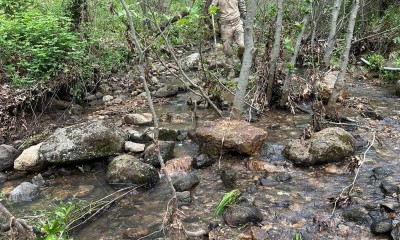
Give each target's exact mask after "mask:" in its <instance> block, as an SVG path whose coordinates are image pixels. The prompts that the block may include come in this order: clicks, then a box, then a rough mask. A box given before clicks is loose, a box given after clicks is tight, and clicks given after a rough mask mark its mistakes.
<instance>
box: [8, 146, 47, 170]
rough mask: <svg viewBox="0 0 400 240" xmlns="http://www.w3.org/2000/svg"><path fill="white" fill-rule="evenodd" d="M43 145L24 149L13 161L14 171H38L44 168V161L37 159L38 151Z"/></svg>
mask: <svg viewBox="0 0 400 240" xmlns="http://www.w3.org/2000/svg"><path fill="white" fill-rule="evenodd" d="M42 144H43V143H39V144H37V145H34V146H31V147H29V148H27V149H25V150H24V151H23V152H22V153H21V155H19V156H18V158H17V159H15V162H14V169H15V170H21V171H39V170H41V169H43V167H44V166H45V161H43V159H41V158H40V157H39V149H40V146H42Z"/></svg>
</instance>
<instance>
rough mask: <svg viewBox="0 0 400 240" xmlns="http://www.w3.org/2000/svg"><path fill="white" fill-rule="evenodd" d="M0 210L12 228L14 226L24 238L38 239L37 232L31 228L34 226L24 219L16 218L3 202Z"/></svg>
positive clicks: (0, 204)
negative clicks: (30, 225)
mask: <svg viewBox="0 0 400 240" xmlns="http://www.w3.org/2000/svg"><path fill="white" fill-rule="evenodd" d="M0 212H1V213H2V215H3V216H4V217H5V218H6V219H7V220H8V221H9V222H10V229H12V227H13V226H14V227H15V228H16V229H17V230H18V232H19V233H20V234H21V235H22V238H24V239H29V240H31V239H32V240H34V239H36V236H35V234H34V233H33V232H32V230H31V229H32V228H31V227H29V226H28V225H27V224H26V223H25V221H24V220H22V219H19V218H15V217H14V215H12V214H11V213H10V212H9V211H8V210H7V208H6V207H5V206H4V205H3V204H2V203H0ZM22 238H21V239H22Z"/></svg>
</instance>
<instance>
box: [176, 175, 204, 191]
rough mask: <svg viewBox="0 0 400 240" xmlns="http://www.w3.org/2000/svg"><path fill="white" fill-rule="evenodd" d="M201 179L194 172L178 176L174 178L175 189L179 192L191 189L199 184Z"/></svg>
mask: <svg viewBox="0 0 400 240" xmlns="http://www.w3.org/2000/svg"><path fill="white" fill-rule="evenodd" d="M199 183H200V179H199V177H197V175H196V174H194V173H187V174H182V175H180V176H178V177H177V178H176V179H175V180H174V187H175V190H176V191H178V192H184V191H189V190H191V189H192V188H194V187H196V186H197V185H199Z"/></svg>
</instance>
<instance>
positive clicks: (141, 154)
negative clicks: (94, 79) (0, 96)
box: [0, 79, 400, 239]
mask: <svg viewBox="0 0 400 240" xmlns="http://www.w3.org/2000/svg"><path fill="white" fill-rule="evenodd" d="M154 81H156V79H154ZM373 83H374V82H373V81H372V80H370V81H367V80H358V79H353V80H352V82H351V83H350V87H349V91H350V96H351V97H348V98H346V99H345V100H344V102H343V105H344V106H343V108H342V109H341V112H340V114H341V115H343V116H346V117H348V118H349V119H351V120H353V122H346V123H339V124H331V125H329V124H327V126H326V127H330V128H327V129H325V130H323V131H321V132H319V133H317V134H314V135H313V136H312V137H311V139H300V136H301V135H302V133H303V131H304V129H305V128H306V127H307V124H308V123H309V121H310V116H309V115H307V114H296V115H291V114H290V113H288V112H283V111H278V110H272V111H269V112H268V113H267V115H265V116H262V117H260V118H259V121H258V122H255V123H251V124H249V123H246V122H243V121H240V122H239V121H231V120H229V119H225V120H221V119H217V118H216V117H215V116H214V115H213V113H212V112H210V110H207V109H198V110H197V112H196V113H194V112H193V110H192V109H191V107H190V106H187V104H186V102H187V100H188V99H189V98H191V97H193V96H191V95H190V94H189V93H187V92H184V91H181V90H179V87H176V88H163V87H160V88H158V89H154V94H155V95H156V96H158V97H159V98H158V99H156V101H158V103H157V104H156V108H157V109H156V111H157V114H158V115H159V116H160V119H161V126H162V129H161V131H160V139H161V140H162V142H160V150H161V152H162V156H163V158H164V160H165V161H166V168H167V170H168V171H169V173H170V174H171V175H172V176H173V180H174V185H175V188H176V189H177V190H178V198H179V219H180V220H181V222H182V224H183V226H184V228H185V229H186V230H189V231H196V230H199V229H207V232H209V234H208V237H205V238H208V239H292V238H293V237H296V236H297V237H299V236H301V237H302V239H390V238H392V237H393V238H394V239H400V235H399V229H400V225H398V222H399V220H400V217H398V214H399V211H400V203H399V193H400V190H399V183H400V180H399V179H400V176H399V170H400V167H399V165H398V161H399V160H400V157H399V154H400V147H399V146H400V140H399V139H400V138H399V135H400V104H399V99H398V98H395V96H394V90H392V89H390V88H387V87H386V86H376V85H374V84H373ZM157 92H158V93H157ZM171 92H173V93H171ZM156 93H157V94H156ZM138 94H139V95H138ZM98 95H99V94H98ZM134 95H135V96H136V98H135V99H133V100H129V99H130V98H129V97H128V96H125V95H124V92H123V91H121V92H117V93H115V94H112V96H111V95H110V97H107V96H102V97H103V98H102V99H101V101H100V100H99V98H97V97H96V96H97V95H94V96H95V97H94V98H93V99H91V100H90V99H89V100H88V101H90V103H91V104H93V106H94V109H97V111H94V112H92V114H91V115H87V117H85V118H82V117H81V118H80V119H79V120H78V121H77V122H81V123H79V124H74V125H72V126H70V127H66V128H59V129H57V130H56V131H54V132H53V133H52V134H51V135H50V136H49V137H47V138H46V139H45V140H44V141H43V142H41V143H39V144H38V145H34V146H32V147H30V148H28V149H26V150H25V151H24V152H23V153H22V154H21V153H20V152H19V151H18V150H16V149H14V148H13V147H12V146H4V145H2V146H1V147H0V152H1V154H0V159H1V164H2V165H1V166H2V171H3V172H2V173H1V176H0V179H1V191H2V199H3V201H4V202H6V201H9V200H11V201H13V202H14V203H13V204H12V205H10V209H11V210H12V212H13V213H14V214H15V215H16V216H18V217H23V216H32V215H34V213H35V212H37V211H39V210H40V209H48V208H49V206H50V205H51V204H53V203H58V202H59V201H61V200H63V201H64V202H65V201H71V200H74V201H75V200H76V199H82V200H85V201H87V202H90V201H95V200H98V199H101V198H103V197H104V196H107V195H109V194H111V193H112V192H115V191H116V188H121V187H122V186H126V184H137V185H140V186H142V188H140V189H137V190H136V191H135V192H132V193H130V194H129V195H127V196H125V197H124V198H122V199H121V200H120V201H118V202H117V203H116V205H114V206H113V207H111V208H108V209H107V210H106V211H104V212H103V213H102V214H101V215H99V216H98V217H97V218H95V219H91V220H90V221H88V222H86V223H85V224H84V226H83V227H80V228H76V229H74V231H72V234H73V236H74V238H75V239H139V238H142V239H158V238H160V239H163V238H167V239H184V235H182V234H178V233H174V232H170V231H166V232H164V231H160V228H161V227H162V223H163V218H164V215H165V211H166V206H167V203H168V201H169V200H170V198H171V195H170V191H169V188H168V185H167V183H166V180H165V176H163V174H162V173H160V171H159V163H158V161H157V157H156V156H155V146H154V145H153V144H152V135H153V129H152V128H151V126H150V125H151V123H152V119H151V115H149V114H147V113H146V112H147V110H146V108H145V107H144V106H145V102H144V100H143V98H142V96H141V95H140V93H139V92H136V93H135V94H134ZM176 95H177V96H176ZM169 96H175V97H172V98H169V100H168V102H166V101H163V100H164V99H165V98H164V97H169ZM99 97H100V96H99ZM98 101H100V103H99V102H98ZM133 105H135V106H136V108H135V109H136V111H134V112H132V111H131V110H129V109H130V108H132V107H133ZM137 105H143V107H141V106H137ZM96 106H97V108H96ZM98 106H102V107H98ZM304 107H305V108H307V106H304ZM117 109H118V111H117ZM328 125H329V126H328ZM372 142H373V145H372V146H370V145H371V143H372ZM361 162H362V166H361V168H360V170H359V172H357V168H356V167H357V164H360V163H361ZM10 167H12V170H10ZM354 171H355V172H354ZM39 173H40V175H38V174H39ZM355 176H357V179H356V181H355V185H354V187H353V190H352V191H351V193H350V194H349V195H347V194H342V195H341V193H343V192H346V191H343V190H344V189H345V188H346V187H348V186H349V185H350V184H351V183H352V182H353V181H354V179H355ZM232 189H238V190H239V191H240V192H241V197H240V201H239V202H238V203H237V204H235V205H231V206H228V208H227V210H225V212H223V213H222V215H220V216H215V214H214V211H215V209H216V207H217V206H218V203H219V201H220V200H221V199H222V197H223V195H224V194H225V193H227V192H229V191H230V190H232ZM339 196H341V197H340V198H339ZM3 223H4V221H3ZM4 237H5V235H4ZM199 238H200V237H199Z"/></svg>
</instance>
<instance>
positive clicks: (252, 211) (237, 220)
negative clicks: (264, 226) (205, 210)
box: [222, 204, 263, 227]
mask: <svg viewBox="0 0 400 240" xmlns="http://www.w3.org/2000/svg"><path fill="white" fill-rule="evenodd" d="M222 216H223V218H224V221H225V223H226V224H227V225H228V226H232V227H238V226H243V225H245V224H247V223H259V222H261V221H262V220H263V217H262V214H261V212H260V210H258V209H257V208H256V207H255V206H253V205H250V204H242V205H232V206H228V207H227V208H226V209H225V210H224V212H223V213H222Z"/></svg>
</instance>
